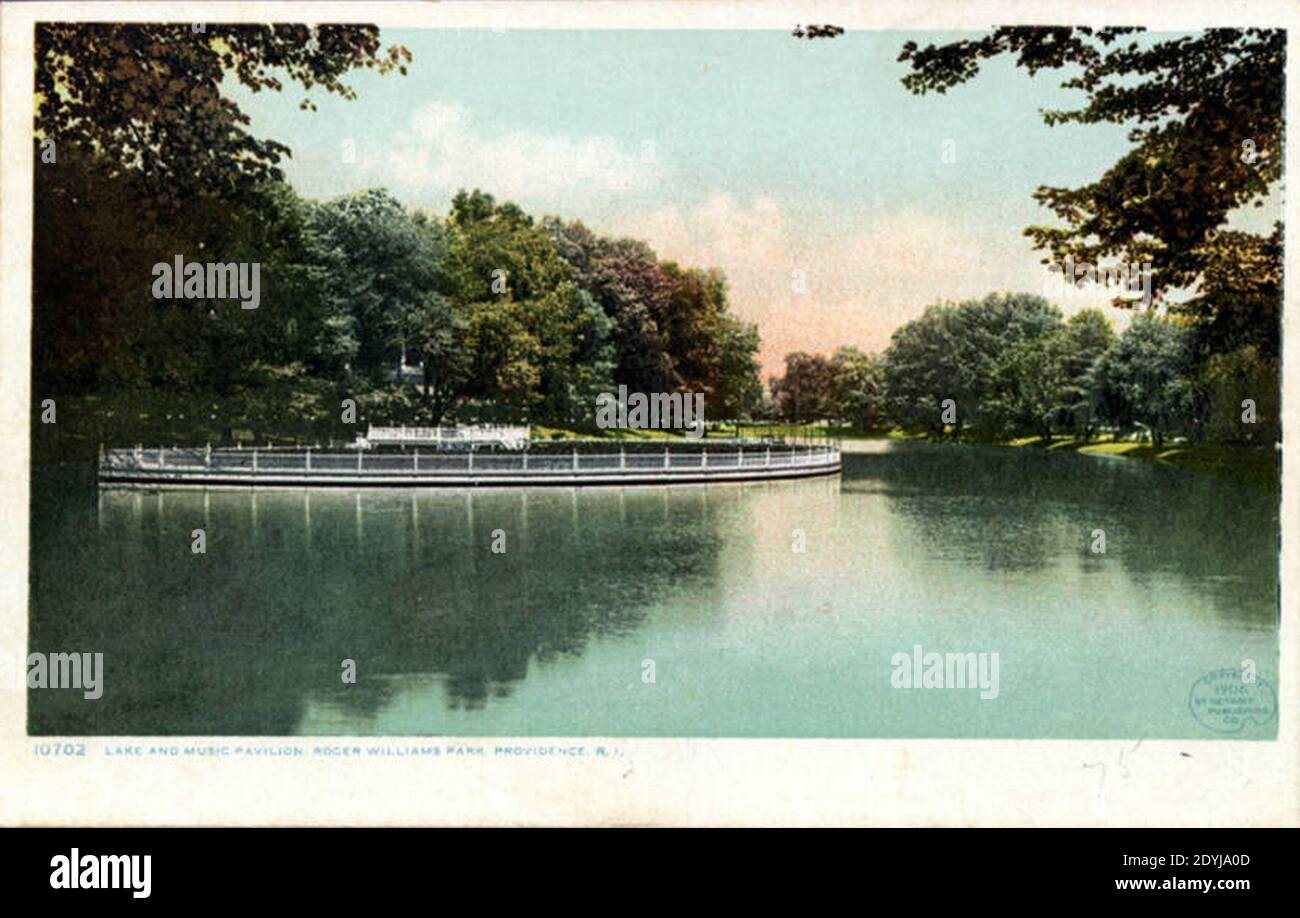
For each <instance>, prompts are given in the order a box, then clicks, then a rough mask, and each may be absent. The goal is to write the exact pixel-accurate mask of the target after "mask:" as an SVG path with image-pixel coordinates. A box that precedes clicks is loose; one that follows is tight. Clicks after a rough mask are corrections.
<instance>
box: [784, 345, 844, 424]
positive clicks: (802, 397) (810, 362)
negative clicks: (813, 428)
mask: <svg viewBox="0 0 1300 918" xmlns="http://www.w3.org/2000/svg"><path fill="white" fill-rule="evenodd" d="M769 388H770V389H771V392H772V403H773V407H774V409H775V411H776V414H777V417H779V418H781V419H782V420H785V421H790V422H792V423H795V424H799V423H803V422H805V421H820V420H826V419H827V418H830V417H831V416H832V415H833V414H834V413H835V409H834V399H835V392H834V373H833V371H832V370H831V364H830V361H828V360H827V359H826V358H825V357H822V356H821V355H820V354H805V353H804V352H802V351H798V352H795V353H793V354H786V356H785V374H784V375H783V376H780V377H776V378H773V379H772V380H771V382H770V383H769Z"/></svg>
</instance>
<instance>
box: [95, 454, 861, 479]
mask: <svg viewBox="0 0 1300 918" xmlns="http://www.w3.org/2000/svg"><path fill="white" fill-rule="evenodd" d="M839 461H840V451H839V450H838V449H836V448H835V447H830V446H811V447H803V448H796V449H790V450H772V449H771V448H762V449H749V450H746V449H743V448H741V449H735V450H728V451H725V452H711V451H709V450H692V451H689V452H674V451H672V450H668V449H666V450H664V451H663V452H650V453H647V452H631V453H629V452H622V451H620V452H617V453H580V452H576V451H575V452H573V453H568V454H559V455H556V454H554V453H550V454H540V453H532V454H530V453H528V452H521V453H472V452H470V453H421V452H418V451H416V452H413V453H367V452H365V451H364V450H358V451H356V452H354V453H337V452H318V451H315V450H304V451H301V452H281V451H278V450H272V451H264V450H256V449H253V450H209V449H176V448H167V447H162V448H157V449H154V448H150V449H142V448H138V447H137V448H136V449H110V450H105V452H104V455H103V457H102V458H101V459H100V464H99V468H100V473H101V475H104V474H109V475H111V474H112V473H113V472H127V473H129V472H138V471H150V470H151V471H166V472H178V473H184V472H194V473H206V474H211V473H216V472H237V473H243V474H245V475H247V474H250V473H251V474H254V475H255V474H257V473H266V474H269V475H275V474H279V473H293V474H294V475H296V476H301V477H303V478H311V477H314V476H330V477H334V476H339V475H347V474H351V475H361V474H364V475H371V474H374V473H379V474H383V473H392V474H401V475H408V476H409V475H419V476H424V475H428V476H429V477H436V476H437V475H438V474H439V473H459V474H464V475H478V474H484V475H491V474H492V473H503V472H509V473H513V474H518V475H527V474H532V473H537V474H546V473H555V472H582V471H650V470H659V471H662V470H669V471H671V470H677V469H702V470H723V469H762V468H786V469H788V468H802V467H823V466H827V465H831V464H838V463H839Z"/></svg>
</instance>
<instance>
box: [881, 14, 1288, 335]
mask: <svg viewBox="0 0 1300 918" xmlns="http://www.w3.org/2000/svg"><path fill="white" fill-rule="evenodd" d="M1139 31H1140V30H1138V29H1132V28H1113V29H1099V30H1094V29H1090V28H1083V27H1080V28H1068V27H1066V28H1042V27H1009V28H1001V29H997V30H995V31H994V32H993V33H991V34H990V35H987V36H985V37H983V38H980V39H977V40H962V41H957V42H952V43H950V44H947V45H942V46H936V45H930V46H929V47H926V48H924V49H920V48H918V47H917V45H916V44H915V43H914V42H908V43H907V44H906V45H904V47H903V51H902V53H901V54H900V55H899V60H901V61H907V62H908V63H910V64H911V67H912V72H911V73H910V74H908V75H907V76H906V77H904V78H903V84H904V86H906V87H907V88H908V89H910V90H911V91H912V92H915V93H918V94H924V93H926V92H929V91H935V92H945V91H946V90H948V89H949V88H952V87H954V86H956V85H958V84H960V83H964V82H965V81H967V80H969V79H971V78H973V77H974V76H975V75H976V74H977V73H978V72H979V67H980V62H981V61H984V60H987V59H989V58H992V57H995V56H998V55H1001V54H1011V55H1014V56H1015V58H1016V63H1017V64H1018V65H1019V66H1021V67H1024V68H1025V69H1026V70H1028V71H1029V73H1031V74H1034V73H1037V72H1039V71H1041V70H1056V69H1066V71H1067V72H1068V73H1069V74H1070V76H1069V77H1068V78H1067V79H1065V80H1064V81H1063V82H1062V86H1063V87H1065V88H1067V89H1075V90H1080V91H1082V92H1083V93H1084V94H1085V97H1086V99H1087V101H1086V104H1084V105H1083V106H1082V107H1081V108H1079V109H1076V110H1073V111H1048V112H1045V113H1044V115H1043V117H1044V119H1045V120H1046V121H1047V123H1048V124H1097V123H1110V124H1121V125H1126V126H1129V128H1130V130H1129V139H1130V140H1131V141H1132V142H1133V144H1134V147H1133V149H1131V150H1130V151H1129V152H1128V153H1126V154H1125V155H1124V156H1123V157H1121V158H1120V160H1119V161H1118V162H1117V163H1115V164H1114V165H1113V166H1112V167H1111V168H1110V169H1109V170H1107V172H1106V173H1105V174H1104V175H1103V176H1102V177H1101V178H1100V179H1098V180H1097V181H1096V182H1093V183H1091V184H1088V185H1084V186H1082V187H1080V188H1073V189H1071V188H1054V187H1041V188H1039V189H1038V191H1037V192H1036V193H1035V195H1034V197H1035V199H1036V200H1038V201H1039V202H1040V203H1041V204H1043V205H1045V206H1046V207H1048V208H1049V209H1050V210H1051V211H1052V212H1053V213H1054V214H1055V215H1056V216H1057V217H1058V218H1059V219H1061V220H1062V221H1063V223H1064V226H1055V227H1053V226H1034V227H1030V228H1028V229H1027V230H1026V231H1025V232H1026V235H1028V236H1030V237H1032V238H1033V240H1034V244H1035V246H1036V247H1038V248H1040V249H1043V250H1046V251H1047V252H1049V253H1050V254H1051V255H1052V257H1053V258H1055V259H1056V260H1057V261H1061V260H1063V259H1064V258H1065V256H1066V255H1073V256H1074V258H1075V260H1076V261H1082V262H1088V263H1091V264H1097V263H1098V262H1099V261H1100V260H1101V259H1103V258H1104V257H1106V256H1115V257H1118V258H1120V259H1122V260H1124V261H1127V262H1131V263H1141V262H1145V261H1150V262H1152V265H1153V271H1152V290H1153V292H1154V293H1155V294H1157V296H1158V295H1159V293H1160V292H1162V291H1165V290H1168V289H1170V288H1190V287H1191V286H1192V285H1193V284H1195V283H1196V282H1197V281H1198V280H1200V279H1202V278H1203V277H1204V275H1205V274H1206V272H1207V271H1208V270H1209V269H1210V266H1211V264H1212V263H1213V262H1214V260H1215V259H1216V257H1220V256H1221V253H1222V250H1223V248H1224V246H1225V245H1227V246H1229V247H1231V246H1232V245H1233V244H1234V243H1233V240H1232V238H1231V237H1229V238H1228V239H1224V238H1223V237H1224V236H1225V234H1224V233H1223V232H1222V228H1223V226H1224V224H1225V223H1226V221H1227V216H1228V214H1229V213H1230V212H1231V211H1233V210H1236V209H1237V208H1240V207H1243V206H1247V205H1251V204H1254V205H1255V206H1259V205H1260V203H1262V200H1263V198H1264V196H1265V195H1266V194H1267V193H1268V191H1269V187H1270V185H1272V184H1273V183H1275V182H1277V181H1278V180H1279V179H1280V178H1281V174H1282V171H1281V170H1282V125H1283V82H1284V79H1285V67H1284V60H1285V49H1286V33H1285V32H1284V31H1282V30H1276V29H1246V30H1238V29H1210V30H1207V31H1205V32H1202V33H1199V34H1198V35H1194V36H1188V35H1183V36H1178V37H1176V38H1169V39H1152V40H1149V41H1147V40H1139V39H1138V38H1135V37H1134V33H1137V32H1139ZM1241 235H1244V234H1237V239H1238V242H1239V241H1240V236H1241ZM1253 244H1254V245H1255V246H1258V245H1259V240H1258V238H1255V239H1254V241H1253ZM1265 254H1269V253H1268V251H1267V250H1266V251H1265ZM1278 254H1279V255H1280V250H1279V253H1278ZM1277 264H1279V266H1280V260H1279V261H1278V262H1277ZM1192 308H1195V307H1192ZM1276 336H1277V329H1276V327H1274V328H1273V329H1272V335H1271V337H1272V338H1273V339H1274V340H1276Z"/></svg>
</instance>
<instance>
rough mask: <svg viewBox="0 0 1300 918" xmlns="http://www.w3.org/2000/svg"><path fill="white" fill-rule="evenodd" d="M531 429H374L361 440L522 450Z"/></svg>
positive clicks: (492, 426)
mask: <svg viewBox="0 0 1300 918" xmlns="http://www.w3.org/2000/svg"><path fill="white" fill-rule="evenodd" d="M530 433H531V428H529V427H527V426H524V427H519V426H510V425H498V424H481V425H472V426H468V427H405V426H403V427H375V426H373V425H371V427H370V428H369V429H368V430H367V431H366V435H365V437H364V438H362V442H363V444H365V445H370V446H379V445H392V446H404V445H416V444H424V445H429V446H444V445H447V446H453V445H470V444H499V445H501V446H504V447H506V448H508V449H521V448H522V447H523V446H524V444H525V443H527V442H528V437H529V435H530Z"/></svg>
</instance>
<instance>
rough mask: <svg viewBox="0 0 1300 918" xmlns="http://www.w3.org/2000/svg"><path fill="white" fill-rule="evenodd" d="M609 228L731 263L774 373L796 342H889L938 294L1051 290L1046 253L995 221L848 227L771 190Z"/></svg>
mask: <svg viewBox="0 0 1300 918" xmlns="http://www.w3.org/2000/svg"><path fill="white" fill-rule="evenodd" d="M611 228H612V229H614V230H615V231H617V232H619V233H622V234H626V235H630V236H637V237H640V238H644V239H646V240H647V241H649V242H650V244H651V245H652V246H654V248H655V250H656V251H657V252H658V253H659V255H660V257H661V258H670V259H674V260H678V261H681V262H683V263H685V264H692V265H700V266H716V267H719V268H721V269H722V270H723V271H724V272H725V273H726V275H727V280H728V282H729V287H730V300H731V303H732V309H733V311H734V312H735V313H736V314H737V315H739V316H741V317H742V318H744V319H747V320H749V321H756V322H758V324H759V330H760V331H761V332H762V335H763V346H762V351H761V352H760V360H761V362H762V364H763V372H764V375H765V376H766V375H769V374H772V373H776V372H778V371H779V370H780V368H781V366H782V362H783V360H784V357H785V355H786V354H787V353H788V352H790V351H796V350H803V351H811V352H823V353H829V352H831V351H833V350H834V349H835V348H837V347H839V346H841V345H854V346H857V347H860V348H862V349H864V350H877V351H878V350H883V349H884V348H885V347H887V346H888V345H889V337H890V335H891V333H892V332H893V331H894V329H895V328H897V327H898V326H899V325H901V324H902V323H904V322H906V321H908V320H910V319H913V318H915V317H917V316H918V315H920V314H921V312H922V310H924V308H925V307H926V306H927V305H929V304H930V303H933V302H936V301H938V300H944V299H951V300H962V299H969V298H974V297H982V296H984V295H985V294H987V293H990V292H994V291H998V290H1023V291H1026V292H1033V293H1037V292H1039V291H1040V290H1041V288H1042V282H1041V270H1042V269H1041V267H1040V266H1039V265H1038V255H1037V254H1036V253H1034V252H1033V251H1032V250H1031V249H1030V248H1029V245H1028V243H1027V242H1026V241H1025V240H1023V239H1021V238H1019V237H1012V239H1010V240H1009V241H1008V240H1006V238H1005V237H1006V230H1005V227H1003V226H1001V225H999V224H996V223H995V222H993V221H990V223H989V224H988V225H987V226H975V227H967V226H962V225H960V224H958V223H956V222H954V221H950V220H945V219H942V218H939V217H935V216H933V215H927V214H921V213H915V212H902V213H892V214H884V215H878V216H875V217H874V218H873V219H872V221H871V223H870V224H869V225H868V226H866V227H864V228H862V229H860V230H856V231H850V232H847V233H845V232H835V231H831V230H828V229H825V228H823V227H820V226H819V224H818V222H817V221H816V220H815V219H812V218H804V219H799V220H798V221H797V222H796V221H795V220H794V219H792V218H791V217H790V216H788V215H787V214H786V213H785V212H783V210H782V208H781V207H780V206H779V205H778V204H777V202H776V201H774V200H773V199H772V198H770V197H767V196H763V195H759V196H755V197H754V198H752V199H751V200H750V201H749V202H748V203H745V202H743V201H740V200H737V199H736V198H735V197H734V196H732V195H727V194H716V195H713V196H712V197H710V198H709V199H707V200H706V201H704V202H702V203H701V204H699V205H697V206H695V207H692V208H689V209H682V208H678V207H666V208H662V209H659V210H656V211H653V212H651V213H649V214H647V215H643V216H640V217H633V216H625V217H623V218H622V219H619V220H617V221H616V223H615V225H614V226H612V227H611Z"/></svg>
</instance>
